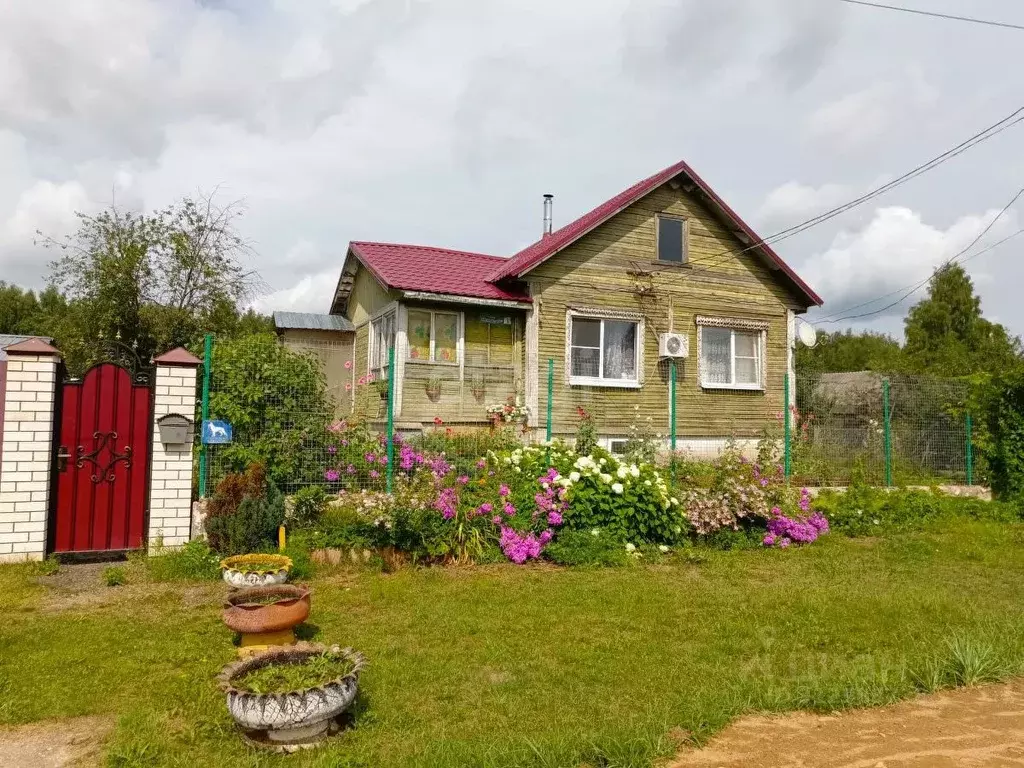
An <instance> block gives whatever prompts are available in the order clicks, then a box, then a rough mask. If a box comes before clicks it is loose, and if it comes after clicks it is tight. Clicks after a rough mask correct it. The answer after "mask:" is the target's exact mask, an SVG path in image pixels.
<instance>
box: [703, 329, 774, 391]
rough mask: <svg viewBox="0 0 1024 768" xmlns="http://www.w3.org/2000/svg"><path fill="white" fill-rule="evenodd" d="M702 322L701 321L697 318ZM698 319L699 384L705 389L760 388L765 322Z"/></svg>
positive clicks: (761, 383) (761, 382)
mask: <svg viewBox="0 0 1024 768" xmlns="http://www.w3.org/2000/svg"><path fill="white" fill-rule="evenodd" d="M702 320H703V321H704V322H701V321H702ZM733 322H734V323H735V324H734V325H730V321H728V320H717V319H716V320H708V319H707V318H698V322H697V324H698V326H699V328H698V332H699V334H700V383H701V386H702V387H705V388H708V389H763V382H764V376H763V374H764V370H763V369H764V359H763V358H764V351H763V350H764V333H765V329H766V328H767V324H766V323H759V322H757V321H742V320H740V321H733Z"/></svg>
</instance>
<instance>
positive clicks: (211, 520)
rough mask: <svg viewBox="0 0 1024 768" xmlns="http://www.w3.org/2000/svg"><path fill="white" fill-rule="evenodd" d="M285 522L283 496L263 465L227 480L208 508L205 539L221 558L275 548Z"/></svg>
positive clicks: (230, 476)
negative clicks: (279, 530) (268, 476)
mask: <svg viewBox="0 0 1024 768" xmlns="http://www.w3.org/2000/svg"><path fill="white" fill-rule="evenodd" d="M283 522H284V496H282V495H281V492H280V491H278V490H277V488H275V487H274V485H273V483H271V482H269V481H268V480H267V476H266V471H265V469H264V467H263V465H261V464H253V465H252V466H250V467H249V468H248V469H247V470H246V472H245V473H244V474H233V475H228V476H227V477H225V478H224V479H223V480H221V482H220V483H219V484H218V485H217V490H216V491H215V492H214V495H213V498H211V499H210V502H209V505H208V507H207V513H206V521H205V523H204V526H205V528H206V536H207V538H208V539H209V542H210V546H211V547H212V548H213V549H215V550H216V551H217V552H219V553H220V554H222V555H240V554H244V553H246V552H260V551H262V550H265V549H267V548H269V547H273V546H274V545H275V543H276V541H277V529H278V528H279V527H280V526H281V524H282V523H283Z"/></svg>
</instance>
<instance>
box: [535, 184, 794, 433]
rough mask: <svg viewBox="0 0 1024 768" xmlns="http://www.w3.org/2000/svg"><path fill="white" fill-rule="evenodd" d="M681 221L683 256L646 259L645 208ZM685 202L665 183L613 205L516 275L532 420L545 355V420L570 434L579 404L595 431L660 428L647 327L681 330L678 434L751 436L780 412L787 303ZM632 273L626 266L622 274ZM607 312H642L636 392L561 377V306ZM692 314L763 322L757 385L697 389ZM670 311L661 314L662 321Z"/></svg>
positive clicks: (649, 221) (649, 254)
mask: <svg viewBox="0 0 1024 768" xmlns="http://www.w3.org/2000/svg"><path fill="white" fill-rule="evenodd" d="M659 213H666V214H670V215H673V216H683V217H685V218H686V220H687V223H688V227H687V232H688V242H687V245H688V248H687V251H688V264H687V265H686V266H668V265H663V264H659V263H657V262H656V261H655V260H656V229H657V220H656V216H657V214H659ZM743 247H744V246H743V245H742V243H740V241H739V240H738V239H736V238H735V237H734V236H733V235H732V234H731V233H730V232H729V231H728V230H727V229H726V228H725V227H724V226H723V225H722V224H721V222H720V221H719V220H718V219H717V218H716V217H715V216H714V215H713V214H712V213H711V212H710V211H709V210H708V209H707V208H706V207H705V206H703V205H702V204H701V203H700V202H699V201H698V200H697V199H695V198H693V197H691V196H689V195H688V194H687V193H686V192H684V191H683V190H682V189H679V190H673V189H671V188H670V187H669V186H668V185H665V186H663V187H661V188H659V189H658V190H656V191H654V192H652V193H651V194H650V195H648V196H647V197H645V198H643V199H642V200H640V201H639V202H637V203H635V204H634V205H633V206H631V207H630V208H628V209H626V210H625V211H623V212H621V213H619V214H617V215H616V216H614V217H613V218H611V219H609V220H608V221H607V222H605V223H604V224H602V225H601V226H599V227H597V228H596V229H595V230H594V231H593V232H591V233H589V234H588V235H586V236H584V237H583V238H581V239H580V240H579V241H577V242H576V243H574V244H573V245H571V246H569V247H568V248H566V249H565V250H563V251H562V252H561V253H559V254H558V255H556V256H555V257H553V258H552V259H550V260H549V261H547V262H545V263H544V264H542V265H540V266H539V267H537V268H536V269H534V270H533V271H532V272H530V273H529V274H528V275H527V279H528V280H529V282H530V288H531V295H532V296H533V297H534V299H535V301H536V306H537V307H538V308H539V368H540V371H539V391H540V402H539V408H538V416H539V418H538V423H539V425H540V426H541V428H543V425H544V414H545V412H546V409H547V381H546V379H547V361H548V358H553V359H554V360H555V386H554V398H553V416H554V418H553V421H554V431H555V433H556V434H570V433H572V432H574V431H575V428H576V424H577V416H576V409H577V407H583V408H585V409H586V410H588V411H590V412H591V413H592V414H593V415H594V417H595V418H596V420H597V423H598V425H599V430H600V431H601V432H602V433H603V434H622V435H625V434H626V432H627V430H628V428H629V426H630V424H631V423H633V421H634V419H637V418H638V419H640V420H644V421H646V419H647V418H648V417H650V419H651V422H650V423H651V425H652V428H653V429H654V430H655V431H657V432H660V433H661V434H662V435H665V436H667V434H668V430H669V402H668V396H669V395H668V392H669V387H668V370H669V368H668V364H667V363H666V362H659V361H658V354H657V353H658V335H659V334H660V333H663V332H666V331H669V330H673V331H676V332H682V333H687V334H688V335H689V337H690V357H689V359H687V360H685V361H680V362H678V363H677V367H678V372H677V377H678V385H677V415H676V429H677V434H678V435H679V436H680V437H686V436H694V437H697V436H700V437H704V436H708V437H727V436H730V435H736V436H755V435H757V434H758V432H759V431H760V430H761V429H762V428H763V426H764V424H765V422H766V421H767V420H769V419H773V418H774V416H775V414H776V413H778V412H779V411H781V410H782V402H783V392H782V388H783V387H782V384H783V375H784V373H785V369H786V357H787V356H786V344H787V336H786V311H787V309H799V308H801V307H798V305H797V304H796V303H795V302H796V300H795V299H794V298H793V297H792V296H791V294H790V293H789V292H788V291H787V290H786V288H785V287H784V286H783V285H782V284H781V283H780V282H779V281H778V280H776V279H775V276H774V274H773V273H772V272H771V270H769V269H768V268H767V267H766V266H765V265H764V264H763V262H761V261H760V260H759V259H758V258H757V257H756V256H754V255H753V254H751V253H745V254H740V255H735V254H730V253H729V252H730V251H738V250H741V249H742V248H743ZM631 272H633V273H643V274H636V275H631V274H630V273H631ZM570 308H573V309H577V310H578V309H585V308H595V309H607V310H613V309H614V310H623V311H628V312H635V313H640V314H642V315H643V316H644V318H645V338H644V339H643V361H644V370H643V377H644V384H643V387H642V388H641V389H639V390H636V389H612V388H603V387H584V386H570V385H569V383H568V381H567V379H566V375H565V337H566V312H567V310H568V309H570ZM697 315H710V316H715V317H730V318H745V319H752V320H759V321H764V322H767V323H768V330H767V334H766V355H765V359H764V361H763V365H764V366H765V370H766V389H765V391H737V390H704V389H702V388H701V387H700V385H699V382H698V379H697V350H698V343H697V332H698V331H697V326H696V323H695V318H696V316H697ZM670 320H671V322H670Z"/></svg>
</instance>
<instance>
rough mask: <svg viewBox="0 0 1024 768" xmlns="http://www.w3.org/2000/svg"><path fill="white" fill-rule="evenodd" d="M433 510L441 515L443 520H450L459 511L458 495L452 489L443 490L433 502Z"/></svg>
mask: <svg viewBox="0 0 1024 768" xmlns="http://www.w3.org/2000/svg"><path fill="white" fill-rule="evenodd" d="M434 509H436V510H437V511H438V512H440V513H441V517H443V518H444V519H445V520H451V519H452V518H453V517H455V514H456V513H457V512H458V509H459V494H458V493H457V492H456V491H455V489H454V488H444V489H442V490H441V493H440V494H439V495H438V497H437V501H435V502H434Z"/></svg>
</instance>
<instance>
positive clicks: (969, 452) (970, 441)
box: [964, 413, 974, 485]
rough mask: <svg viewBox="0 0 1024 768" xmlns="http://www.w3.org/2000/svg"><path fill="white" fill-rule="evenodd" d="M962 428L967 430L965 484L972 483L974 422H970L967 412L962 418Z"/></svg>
mask: <svg viewBox="0 0 1024 768" xmlns="http://www.w3.org/2000/svg"><path fill="white" fill-rule="evenodd" d="M964 429H965V431H966V432H967V435H966V437H967V484H968V485H974V445H973V432H974V424H973V423H972V422H971V414H969V413H968V414H967V416H966V417H965V419H964Z"/></svg>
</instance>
